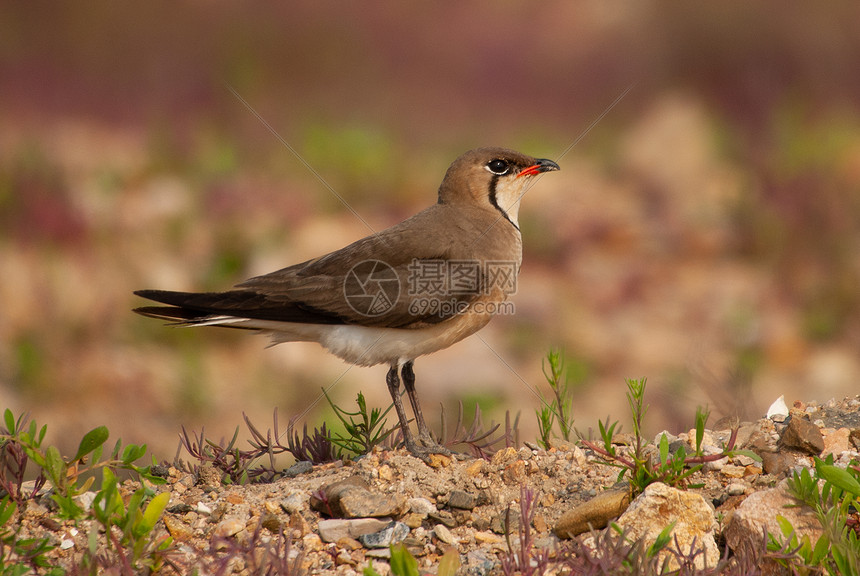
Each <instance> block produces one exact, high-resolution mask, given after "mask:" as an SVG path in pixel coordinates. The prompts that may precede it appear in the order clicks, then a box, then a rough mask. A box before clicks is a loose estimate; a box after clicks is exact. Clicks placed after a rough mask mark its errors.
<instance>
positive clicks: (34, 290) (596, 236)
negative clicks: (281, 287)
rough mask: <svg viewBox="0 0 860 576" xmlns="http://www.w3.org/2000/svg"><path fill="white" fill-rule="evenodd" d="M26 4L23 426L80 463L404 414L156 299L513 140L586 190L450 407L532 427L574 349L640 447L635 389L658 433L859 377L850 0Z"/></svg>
mask: <svg viewBox="0 0 860 576" xmlns="http://www.w3.org/2000/svg"><path fill="white" fill-rule="evenodd" d="M0 11H2V13H3V14H2V18H0V302H2V306H0V408H5V407H9V408H11V409H12V410H13V411H14V412H15V413H16V414H17V413H21V412H24V411H28V412H29V413H30V414H31V415H32V416H33V417H34V418H35V419H36V420H37V421H38V422H39V423H40V424H41V423H46V424H48V429H49V438H48V441H50V442H53V443H56V444H59V445H60V446H61V447H62V448H63V449H64V450H65V451H66V452H67V453H70V452H73V451H74V449H75V448H76V445H77V441H78V440H79V439H80V437H81V435H82V434H83V433H84V432H85V431H87V430H89V429H91V428H93V427H95V426H97V425H101V424H105V425H107V426H108V427H109V429H110V430H111V433H112V436H113V437H114V438H116V437H117V436H121V437H122V438H123V440H124V441H125V442H134V443H147V444H148V445H149V447H150V448H151V449H152V450H153V452H154V453H155V455H156V456H157V457H159V458H171V457H172V456H173V454H174V452H175V449H176V446H177V435H178V432H179V429H180V426H182V425H184V426H186V427H188V428H189V429H199V427H201V426H205V427H206V430H207V434H208V435H210V436H212V437H216V438H217V437H220V436H227V437H229V436H230V435H231V434H232V433H233V430H234V429H235V427H236V426H237V425H239V424H240V423H241V422H242V413H243V412H245V413H247V414H248V416H249V417H250V418H251V420H252V421H253V422H254V423H255V424H256V425H257V426H258V427H260V428H263V429H265V428H266V427H267V426H269V425H270V421H271V420H270V419H271V414H272V410H273V409H274V408H275V407H277V408H278V410H279V413H280V418H281V422H282V425H283V423H285V422H286V421H287V419H288V418H289V417H290V416H296V415H299V414H304V416H303V418H302V420H303V421H307V422H309V423H310V424H311V426H313V425H318V424H320V423H321V422H322V421H323V420H328V421H331V420H332V415H331V412H330V411H329V410H328V408H327V406H326V405H325V401H323V402H318V403H316V404H314V400H315V399H316V398H318V396H319V391H320V389H321V388H322V387H329V386H332V384H333V386H332V387H331V391H330V394H331V395H332V397H333V398H334V399H335V400H336V401H338V402H339V403H340V404H341V405H343V406H345V407H350V406H352V405H353V401H354V399H355V395H356V393H357V392H358V391H359V390H361V391H363V392H364V393H365V395H366V396H367V398H368V401H369V403H370V404H371V405H373V406H386V405H387V404H388V395H387V390H386V388H385V385H384V375H385V371H386V367H383V366H378V367H375V368H353V369H350V368H349V366H348V365H346V364H344V363H342V362H341V361H339V360H337V359H336V358H333V357H330V356H327V355H326V354H325V353H323V352H322V351H321V349H320V348H319V347H318V346H316V345H311V344H289V345H281V346H278V347H276V348H270V349H266V348H265V345H266V343H267V340H266V339H264V338H263V337H259V336H252V335H249V334H247V333H244V332H241V331H230V330H219V329H200V330H190V329H189V330H186V329H177V328H165V327H164V326H162V324H161V323H160V322H158V321H155V320H152V319H146V318H142V317H139V316H137V315H134V314H132V313H131V308H133V307H135V306H139V305H142V304H143V301H141V300H140V299H138V298H136V297H134V296H133V295H132V290H134V289H139V288H164V289H174V290H220V289H225V288H228V287H230V286H232V285H233V284H234V283H236V282H239V281H241V280H243V279H245V278H247V277H250V276H252V275H256V274H261V273H266V272H270V271H273V270H275V269H278V268H281V267H283V266H286V265H288V264H292V263H296V262H299V261H302V260H304V259H307V258H311V257H314V256H318V255H320V254H322V253H324V252H326V251H329V250H333V249H337V248H340V247H341V246H343V245H345V244H347V243H349V242H351V241H353V240H356V239H358V238H360V237H362V236H365V235H366V234H367V233H368V232H369V231H368V229H367V228H366V227H365V225H364V224H363V223H362V222H361V220H359V219H358V218H357V217H356V216H355V215H354V214H353V213H352V210H354V211H355V212H356V213H358V214H359V215H360V216H361V218H363V219H364V220H366V221H367V222H368V223H369V224H370V225H371V226H372V227H373V228H375V229H377V230H379V229H382V228H384V227H386V226H389V225H392V224H395V223H397V222H399V221H400V220H402V219H403V218H405V217H407V216H409V215H411V214H413V213H414V212H416V211H418V210H420V209H422V208H424V207H425V206H427V205H429V204H430V203H432V202H434V201H435V199H436V188H437V186H438V184H439V182H440V180H441V178H442V175H443V174H444V171H445V170H446V168H447V167H448V164H449V163H450V162H451V161H452V160H453V159H454V158H456V157H457V156H458V155H459V154H460V153H462V152H464V151H465V150H467V149H470V148H474V147H477V146H486V145H499V146H506V147H511V148H515V149H519V150H521V151H523V152H526V153H529V154H532V155H535V156H542V157H548V158H553V159H556V160H558V162H559V164H560V165H561V167H562V171H561V172H559V173H553V174H551V175H549V176H547V177H544V178H542V179H541V180H540V182H539V183H538V184H537V185H536V186H535V187H534V188H532V189H531V190H530V191H529V193H528V194H527V195H526V197H525V199H524V202H523V207H522V210H521V214H520V221H521V225H522V231H523V243H524V263H523V267H522V271H521V274H520V278H519V285H518V291H517V294H516V295H515V297H514V303H515V306H516V314H515V315H514V316H509V317H499V318H497V319H495V320H494V321H493V322H492V323H491V324H490V325H489V326H488V327H487V328H486V329H485V330H484V331H482V332H481V338H483V340H484V341H485V342H486V344H485V343H484V342H482V340H481V339H479V338H477V337H475V336H473V337H471V338H469V339H467V340H465V341H463V342H461V343H459V344H458V345H456V346H454V347H452V348H450V349H448V350H445V351H442V352H440V353H437V354H435V355H433V356H431V357H427V358H422V359H420V360H419V361H418V362H417V365H416V373H417V378H418V381H417V382H418V390H419V393H420V395H421V398H422V400H423V404H424V407H425V414H428V416H429V420H430V421H431V422H433V423H437V422H438V415H439V406H440V405H444V406H446V411H449V412H456V406H457V402H458V401H462V402H463V403H464V405H465V407H466V412H467V413H469V414H471V412H472V410H473V409H474V405H475V404H476V403H479V404H480V406H481V407H482V409H483V412H484V419H485V421H487V422H488V421H489V420H496V421H499V420H503V419H504V413H505V411H506V410H511V411H512V414H513V413H516V412H517V411H520V412H521V421H520V427H521V438H523V439H533V438H534V437H535V434H536V429H537V427H536V422H535V417H534V409H535V408H537V406H538V405H539V402H538V399H537V397H536V396H535V394H534V392H533V390H535V389H537V390H539V391H540V392H542V393H543V394H545V395H549V394H550V391H549V388H548V387H547V386H546V383H545V381H544V378H543V375H542V372H541V360H542V358H543V357H544V355H545V354H546V352H547V351H548V350H549V349H551V348H559V349H562V350H563V351H564V352H565V354H566V358H567V369H568V376H569V378H570V382H571V386H572V387H573V390H574V402H573V411H574V416H575V419H576V426H577V427H578V428H580V429H581V430H587V429H588V428H589V427H595V428H596V423H597V421H598V419H601V418H605V417H606V416H607V415H612V416H613V418H619V419H621V421H622V423H624V424H625V429H628V430H629V424H628V422H629V420H628V415H627V411H626V407H625V397H624V392H625V386H624V378H625V377H641V376H647V377H648V382H649V391H648V394H647V398H646V399H647V400H648V402H649V403H650V411H649V412H648V416H647V421H646V424H647V426H649V427H650V430H652V431H658V430H661V429H664V428H665V429H670V430H675V431H680V430H682V429H684V428H685V427H689V426H691V425H692V423H693V413H694V411H695V407H696V406H697V405H702V406H704V405H707V406H709V407H710V408H711V410H712V414H713V416H712V418H713V419H716V418H717V417H720V416H727V415H740V416H741V417H742V418H754V417H758V416H759V415H761V414H763V412H764V411H765V410H766V409H767V407H768V405H769V404H770V403H771V402H772V401H773V400H775V399H776V398H777V397H778V396H780V395H783V394H784V395H785V396H786V400H787V401H788V402H789V404H790V403H791V402H792V401H793V400H804V401H811V400H816V401H821V402H824V401H826V400H828V399H830V398H833V397H837V398H839V397H842V396H845V395H853V394H856V393H857V392H858V385H857V383H858V382H860V355H858V350H860V290H858V286H860V257H858V254H860V66H858V62H860V34H857V33H856V23H857V22H860V5H858V4H856V3H850V2H842V3H839V2H837V3H830V4H828V5H827V9H826V10H824V9H822V8H820V7H819V6H817V5H812V4H790V5H785V4H783V3H777V2H761V3H751V4H750V3H731V2H730V3H719V4H696V5H691V6H688V5H679V4H665V3H659V2H637V3H623V4H622V3H605V2H590V3H568V2H560V1H559V2H542V3H540V4H534V3H528V4H527V3H523V2H514V1H505V2H497V3H493V4H485V3H473V2H453V1H448V2H435V3H429V4H419V5H407V4H394V3H343V2H329V1H321V2H320V1H317V2H306V3H290V5H288V6H287V5H284V6H282V7H279V8H278V7H273V6H271V5H269V4H266V3H262V2H260V3H250V4H249V3H241V4H240V3H211V2H205V3H204V2H188V3H182V4H181V3H158V2H156V3H147V4H146V5H145V6H129V5H126V4H117V3H115V2H93V3H88V4H87V6H86V7H85V8H82V7H81V6H72V5H71V4H63V3H59V4H58V3H52V2H18V3H6V4H4V6H3V8H2V9H0ZM628 89H629V92H627V93H626V95H625V96H624V97H623V98H621V99H620V100H619V97H620V96H621V95H622V94H624V93H625V91H627V90H628ZM234 91H235V94H234ZM237 95H238V96H239V97H240V98H241V99H243V100H244V101H245V102H246V103H247V106H246V105H245V104H244V103H243V102H242V101H241V100H240V98H239V97H237ZM613 104H614V105H613ZM251 109H252V110H253V112H252V110H251ZM261 119H262V120H264V121H265V123H268V125H269V126H271V130H272V131H275V132H277V134H278V135H279V136H280V138H282V139H283V141H281V140H280V139H279V138H278V137H276V136H275V135H273V133H272V131H270V129H269V128H268V127H267V126H266V125H264V123H263V122H262V121H261ZM573 143H575V145H574V146H573V147H572V148H570V149H569V151H568V152H567V153H566V154H564V156H563V157H562V156H561V155H562V153H563V152H564V151H565V150H568V148H569V147H570V146H571V144H573ZM287 144H288V145H289V146H291V147H292V148H293V149H294V150H295V151H296V153H297V154H298V155H299V156H300V157H301V159H303V160H304V161H305V162H307V163H308V164H309V165H310V166H311V167H312V168H313V170H315V171H316V172H317V173H318V174H319V176H320V177H321V179H323V180H324V181H325V182H326V183H327V185H328V186H330V187H331V188H332V189H333V190H335V191H336V192H337V194H339V195H340V196H342V197H343V199H344V200H345V201H346V203H348V207H347V206H345V205H344V204H343V203H341V202H340V201H339V200H338V198H337V197H336V196H335V195H334V194H333V193H332V192H331V191H330V190H329V189H328V187H327V185H326V184H323V183H322V182H321V181H320V179H318V178H317V177H316V176H315V175H314V174H313V173H311V172H310V171H309V170H308V169H307V168H306V167H305V165H304V164H303V161H302V160H301V159H299V158H298V157H297V156H296V155H294V154H293V153H292V151H291V150H290V149H288V146H287ZM452 417H453V413H452V414H451V415H450V417H449V421H450V419H451V418H452ZM713 419H712V422H713ZM395 420H396V419H393V418H392V419H391V423H394V421H395ZM243 433H244V430H243Z"/></svg>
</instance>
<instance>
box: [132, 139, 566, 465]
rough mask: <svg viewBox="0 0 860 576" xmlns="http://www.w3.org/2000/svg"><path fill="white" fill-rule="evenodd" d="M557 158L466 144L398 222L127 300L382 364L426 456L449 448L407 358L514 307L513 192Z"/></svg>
mask: <svg viewBox="0 0 860 576" xmlns="http://www.w3.org/2000/svg"><path fill="white" fill-rule="evenodd" d="M559 169H560V168H559V166H558V164H557V163H555V162H554V161H552V160H548V159H545V158H533V157H531V156H528V155H525V154H522V153H520V152H516V151H514V150H509V149H505V148H498V147H486V148H477V149H474V150H470V151H468V152H466V153H465V154H463V155H461V156H460V157H458V158H457V159H456V160H454V162H453V163H452V164H451V165H450V167H449V168H448V170H447V172H446V174H445V176H444V178H443V179H442V183H441V185H440V186H439V190H438V197H437V202H436V203H435V204H433V205H431V206H430V207H428V208H426V209H424V210H422V211H420V212H418V213H417V214H415V215H414V216H412V217H410V218H408V219H406V220H404V221H403V222H401V223H399V224H396V225H394V226H392V227H390V228H387V229H385V230H382V231H379V232H374V233H372V234H370V235H368V236H367V237H365V238H362V239H360V240H357V241H355V242H353V243H352V244H349V245H348V246H345V247H344V248H341V249H340V250H336V251H334V252H331V253H329V254H325V255H323V256H320V257H318V258H314V259H311V260H307V261H306V262H302V263H299V264H295V265H292V266H288V267H286V268H283V269H281V270H277V271H275V272H272V273H269V274H265V275H262V276H256V277H253V278H250V279H249V280H245V281H244V282H241V283H239V284H236V285H235V286H234V287H233V288H231V289H229V290H226V291H223V292H177V291H169V290H137V291H135V292H134V294H136V295H137V296H140V297H143V298H146V299H148V300H151V301H154V302H157V303H159V304H160V305H159V306H143V307H139V308H135V309H134V312H136V313H138V314H141V315H143V316H148V317H153V318H158V319H163V320H168V321H171V322H172V323H173V324H175V325H181V326H221V327H229V328H239V329H246V330H254V331H258V332H262V333H266V334H268V335H269V336H270V338H271V345H275V344H280V343H283V342H317V343H319V344H320V345H322V346H323V348H325V349H326V350H327V351H328V352H330V353H332V354H334V355H335V356H337V357H339V358H341V359H342V360H344V361H346V362H348V363H351V364H353V365H358V366H374V365H378V364H387V365H388V366H389V370H388V372H387V374H386V378H385V380H386V385H387V387H388V391H389V393H390V395H391V399H392V401H393V404H394V408H395V411H396V413H397V417H398V420H399V426H400V430H401V435H402V440H403V444H404V446H405V448H406V449H407V450H408V451H409V452H410V453H411V454H412V455H414V456H416V457H418V458H421V459H422V460H424V461H425V462H429V458H430V455H431V454H449V455H450V454H451V452H450V451H449V450H448V449H447V448H445V447H443V446H441V445H439V444H438V442H437V441H436V440H435V439H434V437H433V435H432V433H431V431H430V429H429V428H428V426H427V424H426V422H425V420H424V416H423V414H422V412H421V406H420V404H419V401H418V397H417V394H416V390H415V372H414V369H413V364H414V362H415V359H416V358H418V357H420V356H424V355H427V354H431V353H433V352H437V351H439V350H442V349H444V348H447V347H449V346H451V345H452V344H455V343H456V342H459V341H460V340H462V339H464V338H466V337H467V336H470V335H472V334H474V333H475V332H477V331H478V330H480V329H481V328H483V327H484V326H485V325H486V324H487V323H488V322H489V321H490V319H491V318H492V317H493V316H494V315H495V314H497V313H499V312H500V311H504V310H508V309H510V304H511V303H510V302H509V301H508V300H509V297H510V296H511V294H513V293H514V291H515V290H516V280H517V276H518V274H519V270H520V264H521V262H522V237H521V234H520V227H519V219H518V216H519V208H520V201H521V199H522V196H523V195H524V194H525V192H526V190H527V189H528V188H529V186H530V184H531V183H532V182H533V180H534V178H535V177H536V176H538V175H540V174H543V173H546V172H552V171H555V170H559ZM505 306H507V308H505ZM401 381H402V385H403V388H404V389H405V392H406V396H407V397H408V399H409V403H410V404H411V407H412V413H413V416H414V422H415V425H416V427H417V435H415V434H413V432H412V430H411V428H410V419H409V418H408V417H407V414H406V411H405V409H404V406H403V402H402V400H401V393H400V387H401Z"/></svg>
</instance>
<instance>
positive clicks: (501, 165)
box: [487, 158, 510, 176]
mask: <svg viewBox="0 0 860 576" xmlns="http://www.w3.org/2000/svg"><path fill="white" fill-rule="evenodd" d="M509 168H510V167H509V166H508V163H507V162H505V161H504V160H499V159H498V158H497V159H496V160H490V162H489V164H487V169H488V170H489V171H490V172H492V173H493V174H498V175H500V176H501V175H502V174H505V173H506V172H507V171H508V169H509Z"/></svg>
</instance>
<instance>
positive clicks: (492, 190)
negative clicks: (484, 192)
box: [489, 174, 520, 230]
mask: <svg viewBox="0 0 860 576" xmlns="http://www.w3.org/2000/svg"><path fill="white" fill-rule="evenodd" d="M500 176H502V174H495V175H493V178H492V180H490V194H489V197H490V204H492V205H493V207H494V208H495V209H496V210H498V211H499V213H501V215H502V216H504V217H505V220H507V221H508V222H510V223H511V226H513V227H514V228H516V229H517V230H519V229H520V227H519V226H517V225H516V224H514V221H513V220H511V217H510V216H508V213H507V212H505V209H504V208H502V207H501V206H499V200H498V199H497V198H496V184H498V183H499V177H500Z"/></svg>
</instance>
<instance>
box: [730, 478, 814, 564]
mask: <svg viewBox="0 0 860 576" xmlns="http://www.w3.org/2000/svg"><path fill="white" fill-rule="evenodd" d="M786 486H787V484H786V482H785V481H783V482H781V483H780V484H779V485H778V486H777V487H776V488H771V489H769V490H762V491H760V492H755V493H753V494H750V495H749V496H748V497H747V498H746V499H745V500H744V501H743V502H741V504H740V505H739V506H738V507H737V509H735V510H734V511H733V512H732V513H731V516H729V518H728V521H727V522H726V529H725V531H724V534H725V537H726V544H728V546H729V548H731V549H732V550H733V551H734V552H735V553H736V554H745V555H748V556H749V555H752V554H753V553H754V552H756V551H758V552H761V551H762V548H763V543H764V542H765V540H764V538H765V532H767V533H768V534H774V535H776V536H778V537H780V538H781V537H782V530H780V527H779V523H778V522H777V516H782V517H784V518H785V519H786V520H788V521H789V522H790V523H791V525H792V526H793V527H794V530H795V532H796V535H797V537H798V539H802V538H803V537H804V536H809V538H810V540H811V542H812V544H813V545H814V544H815V542H817V541H818V538H819V536H821V524H820V523H819V522H818V518H817V517H816V515H815V512H814V511H813V510H812V509H811V508H809V507H808V506H797V504H798V502H797V501H796V500H795V499H794V498H792V497H791V495H789V493H788V492H787V490H786ZM762 572H763V573H764V574H775V573H778V572H779V571H778V569H777V566H776V565H775V563H773V562H771V563H770V564H769V565H767V566H763V567H762Z"/></svg>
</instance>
